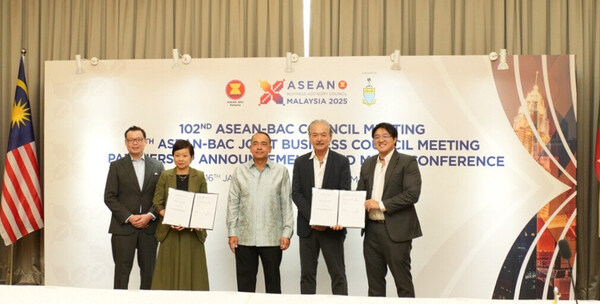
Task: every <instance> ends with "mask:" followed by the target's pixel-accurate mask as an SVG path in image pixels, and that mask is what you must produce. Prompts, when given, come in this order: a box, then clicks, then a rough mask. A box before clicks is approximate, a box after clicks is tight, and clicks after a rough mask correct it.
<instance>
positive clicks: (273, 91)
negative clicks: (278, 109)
mask: <svg viewBox="0 0 600 304" xmlns="http://www.w3.org/2000/svg"><path fill="white" fill-rule="evenodd" d="M259 81H260V88H261V89H262V90H263V92H264V94H263V95H262V96H261V97H260V103H259V104H258V105H259V106H260V105H265V104H267V103H269V101H271V100H273V102H275V103H276V104H281V105H282V104H283V97H282V96H281V94H279V92H281V89H283V83H284V81H285V79H282V80H278V81H275V82H274V83H273V85H271V84H270V83H268V82H267V81H265V80H259Z"/></svg>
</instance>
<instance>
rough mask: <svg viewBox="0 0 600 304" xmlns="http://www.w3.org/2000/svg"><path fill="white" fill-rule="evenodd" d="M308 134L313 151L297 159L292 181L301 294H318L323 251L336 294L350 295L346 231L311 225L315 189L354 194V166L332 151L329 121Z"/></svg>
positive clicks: (312, 127) (317, 124) (311, 128)
mask: <svg viewBox="0 0 600 304" xmlns="http://www.w3.org/2000/svg"><path fill="white" fill-rule="evenodd" d="M308 133H309V134H308V136H309V138H310V143H311V144H312V146H313V151H312V152H310V153H307V154H304V155H302V156H300V157H298V158H297V159H296V161H295V163H294V173H293V178H292V199H293V201H294V204H296V206H297V207H298V236H299V237H300V268H301V275H300V292H301V293H302V294H314V293H316V287H317V281H316V276H317V263H318V259H319V251H322V252H323V257H324V258H325V264H327V270H328V272H329V275H330V276H331V290H332V292H333V294H336V295H347V294H348V282H347V280H346V267H345V263H344V240H345V238H346V229H345V228H343V227H341V226H332V227H325V226H317V225H310V216H311V202H312V188H313V187H315V188H322V189H338V190H350V185H351V176H350V164H349V161H348V159H347V158H346V157H344V156H343V155H341V154H339V153H336V152H334V151H331V150H329V143H330V142H331V138H332V133H333V132H332V130H331V126H330V125H329V123H328V122H327V121H325V120H315V121H313V122H312V123H311V124H310V125H309V126H308Z"/></svg>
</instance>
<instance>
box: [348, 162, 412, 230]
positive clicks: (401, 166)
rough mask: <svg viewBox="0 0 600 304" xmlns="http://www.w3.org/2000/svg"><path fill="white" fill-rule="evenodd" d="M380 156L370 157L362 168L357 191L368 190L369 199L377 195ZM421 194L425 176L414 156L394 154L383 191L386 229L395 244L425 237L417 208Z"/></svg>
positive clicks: (386, 174)
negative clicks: (374, 184)
mask: <svg viewBox="0 0 600 304" xmlns="http://www.w3.org/2000/svg"><path fill="white" fill-rule="evenodd" d="M378 157H379V155H375V156H372V157H369V158H368V159H367V160H366V161H365V162H364V164H363V165H362V167H361V168H360V177H359V180H358V185H357V187H356V190H366V191H367V199H370V198H371V193H372V191H373V178H374V174H375V165H376V164H377V161H378V159H377V158H378ZM420 194H421V173H420V172H419V166H418V163H417V159H416V158H415V157H414V156H410V155H406V154H402V153H398V152H397V151H395V150H394V152H393V154H392V158H391V159H390V163H389V164H388V167H387V171H386V172H385V182H384V187H383V195H382V200H383V205H384V206H385V209H386V211H385V212H384V213H383V214H384V216H385V226H386V229H387V232H388V234H389V236H390V238H391V239H392V240H393V241H394V242H403V241H408V240H412V239H414V238H417V237H420V236H422V235H423V233H422V232H421V225H420V224H419V218H418V217H417V211H416V210H415V204H416V203H417V201H418V200H419V195H420Z"/></svg>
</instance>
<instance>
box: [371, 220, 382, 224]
mask: <svg viewBox="0 0 600 304" xmlns="http://www.w3.org/2000/svg"><path fill="white" fill-rule="evenodd" d="M369 221H371V222H373V223H377V224H385V220H372V219H369Z"/></svg>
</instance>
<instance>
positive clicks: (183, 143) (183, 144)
mask: <svg viewBox="0 0 600 304" xmlns="http://www.w3.org/2000/svg"><path fill="white" fill-rule="evenodd" d="M185 148H187V149H188V150H190V155H191V156H192V157H193V156H194V146H192V144H191V143H190V142H189V141H187V140H184V139H178V140H177V141H176V142H175V143H174V144H173V151H171V155H175V151H177V150H181V149H185Z"/></svg>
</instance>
